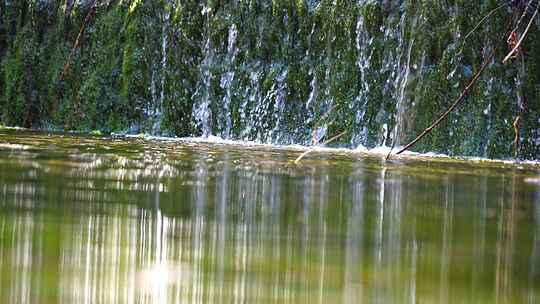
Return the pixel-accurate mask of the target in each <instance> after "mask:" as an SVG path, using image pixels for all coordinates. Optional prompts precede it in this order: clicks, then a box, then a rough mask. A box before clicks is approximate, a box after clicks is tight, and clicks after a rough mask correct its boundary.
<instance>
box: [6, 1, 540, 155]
mask: <svg viewBox="0 0 540 304" xmlns="http://www.w3.org/2000/svg"><path fill="white" fill-rule="evenodd" d="M504 2H506V1H495V0H481V1H469V0H451V1H447V0H445V1H442V0H402V1H387V0H380V1H375V0H359V1H344V0H323V1H318V0H287V1H285V0H258V1H256V0H236V1H219V0H207V1H192V0H155V1H142V0H116V1H115V0H97V1H94V0H91V1H88V0H87V1H75V0H63V1H46V0H41V1H31V0H26V1H2V2H0V60H1V62H0V72H1V77H0V123H4V124H7V125H17V126H24V127H35V128H59V129H75V130H94V129H99V130H102V131H105V132H110V131H114V132H149V133H159V134H164V135H177V136H188V135H201V134H205V135H208V134H214V135H219V136H223V137H226V138H237V139H250V140H259V141H264V142H279V143H293V142H294V143H310V142H312V140H313V138H315V140H321V141H322V140H324V138H329V137H330V136H332V135H334V134H338V133H340V132H343V131H347V133H346V135H345V136H343V137H341V138H340V139H339V141H338V142H336V144H338V145H342V146H349V147H351V146H357V145H364V146H368V147H373V146H378V145H383V144H386V145H390V144H391V142H392V141H394V139H396V140H397V142H398V144H405V143H406V142H407V141H408V140H410V139H412V138H413V137H414V136H415V135H416V134H418V133H419V132H421V131H422V130H423V128H424V127H425V126H426V125H427V124H428V123H429V122H430V121H432V120H433V119H434V118H435V117H436V116H437V115H438V114H440V113H441V112H443V111H444V110H445V109H446V108H447V107H448V106H449V105H450V104H451V103H452V101H453V99H455V98H456V97H457V96H458V95H459V94H460V93H461V90H462V89H463V88H464V87H465V86H466V84H467V82H468V81H469V79H470V78H471V77H472V75H473V74H474V73H475V71H476V70H478V68H479V67H480V66H481V64H482V62H483V60H484V59H485V58H486V57H487V55H488V54H489V52H490V50H492V49H493V48H495V46H496V45H498V44H500V41H501V39H502V42H503V45H502V47H500V48H499V49H498V51H497V56H496V58H497V59H496V60H495V61H494V62H492V63H491V64H490V65H489V67H488V68H487V70H486V72H485V73H484V74H483V75H482V78H481V79H480V81H479V82H478V83H477V85H476V86H475V87H474V89H473V91H472V93H471V95H470V97H469V98H467V100H466V102H465V103H463V104H462V105H461V106H460V107H459V109H458V110H457V111H455V112H454V113H452V114H451V115H450V116H449V117H448V120H447V121H446V122H445V123H443V124H442V125H441V126H440V127H439V128H438V129H436V130H435V131H434V132H432V133H431V134H430V135H428V136H427V137H425V138H424V139H423V140H422V141H421V142H420V143H419V144H418V145H417V146H416V148H415V149H416V150H420V151H439V152H446V153H450V154H459V155H479V156H488V157H510V156H513V153H514V152H513V149H514V148H513V147H514V146H513V144H512V141H513V139H514V128H513V126H512V122H513V121H514V119H515V117H517V116H518V115H520V116H521V117H522V121H523V122H522V127H521V129H520V132H521V134H520V135H521V136H520V144H519V146H520V150H519V156H520V157H522V158H538V157H539V156H540V133H539V132H540V122H539V118H540V115H539V114H540V52H539V51H538V49H539V47H540V39H539V38H540V35H539V34H540V18H537V20H535V21H534V24H533V26H532V28H531V30H530V32H529V34H528V36H527V38H526V40H525V41H524V44H523V48H522V50H521V53H520V56H519V58H517V59H516V60H513V61H512V62H510V63H509V64H502V63H501V59H502V58H503V57H504V55H505V53H506V52H507V51H508V47H507V46H506V45H505V40H506V37H502V38H501V33H505V32H507V31H508V30H509V29H510V28H511V27H512V24H515V23H516V19H517V15H519V12H518V11H517V10H518V9H513V8H512V7H511V6H510V5H508V6H505V7H503V8H501V9H500V10H498V11H497V12H495V13H494V14H493V16H492V17H490V18H489V19H488V20H487V21H486V22H485V23H483V24H482V25H481V26H480V27H479V28H478V29H477V30H476V31H475V32H474V33H473V34H472V35H471V36H469V37H468V38H467V39H466V40H465V35H466V34H467V33H468V32H469V31H470V30H472V28H473V27H475V25H476V24H477V23H478V21H479V20H480V19H481V18H482V17H483V16H485V15H486V14H487V13H488V12H489V11H491V10H492V9H494V8H496V7H498V6H499V5H501V4H503V3H504ZM524 2H528V1H524ZM536 3H537V2H536V1H531V4H530V7H529V8H528V10H529V12H530V13H529V15H528V16H530V15H532V12H533V11H534V9H535V7H536ZM85 20H86V21H85ZM526 21H528V20H526ZM83 25H85V26H83ZM81 28H83V30H82V31H81ZM523 28H524V26H523V25H522V26H521V28H520V30H521V31H522V30H523ZM80 32H82V35H81V37H80V39H79V41H78V43H76V39H77V36H78V35H79V33H80ZM74 45H76V47H75V48H73V46H74ZM72 50H73V52H72Z"/></svg>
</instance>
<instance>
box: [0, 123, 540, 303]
mask: <svg viewBox="0 0 540 304" xmlns="http://www.w3.org/2000/svg"><path fill="white" fill-rule="evenodd" d="M301 153H302V150H301V149H299V148H291V147H271V146H262V145H249V144H244V145H234V144H229V143H219V142H218V143H207V142H202V141H200V140H199V141H197V140H175V141H171V140H144V139H140V138H98V137H90V136H73V135H66V134H48V133H38V132H29V131H12V130H3V131H0V302H1V303H218V302H219V303H539V302H540V179H539V178H538V176H539V171H540V168H539V167H538V166H537V165H534V164H519V163H517V164H514V163H505V162H486V161H462V160H456V159H449V158H434V157H431V158H429V157H413V156H407V157H399V158H397V157H395V158H392V159H390V160H389V161H384V157H382V156H380V155H372V154H371V155H370V154H366V153H360V152H354V151H342V150H334V151H330V152H328V151H319V152H314V153H311V154H309V155H308V156H306V157H305V158H304V159H303V160H302V161H301V162H300V163H299V164H295V163H294V160H295V159H296V157H298V155H299V154H301Z"/></svg>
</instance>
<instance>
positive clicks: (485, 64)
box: [396, 49, 497, 154]
mask: <svg viewBox="0 0 540 304" xmlns="http://www.w3.org/2000/svg"><path fill="white" fill-rule="evenodd" d="M496 50H497V49H494V50H493V51H492V52H491V54H490V55H489V56H488V58H487V59H486V60H485V61H484V63H483V64H482V66H481V67H480V70H479V71H478V72H476V74H475V75H474V77H473V79H472V80H471V81H470V82H469V84H468V85H467V87H465V89H464V90H463V92H461V95H459V97H458V98H457V99H456V101H454V103H453V104H452V105H451V106H450V108H448V110H446V112H444V113H443V114H442V115H441V116H439V118H437V120H435V121H434V122H433V123H432V124H431V125H430V126H429V127H427V128H426V129H425V130H424V131H423V132H422V133H420V135H418V136H417V137H416V138H415V139H414V140H413V141H411V142H410V143H408V144H407V145H406V146H405V147H403V148H402V149H401V150H399V151H398V152H397V153H396V154H401V153H403V152H405V151H407V150H408V149H409V148H411V147H412V146H414V145H415V144H416V143H417V142H418V141H419V140H420V139H422V138H423V137H424V136H426V135H427V134H428V133H429V132H431V131H432V130H433V129H434V128H435V127H437V126H438V125H439V124H440V123H441V122H442V121H443V120H444V119H445V118H446V117H447V116H448V115H449V114H450V113H451V112H452V111H453V110H454V109H455V108H456V107H457V106H458V105H459V104H460V103H461V102H462V101H463V100H465V97H467V96H468V95H469V93H470V91H471V89H472V87H473V86H474V84H475V83H476V82H477V81H478V79H479V78H480V75H482V73H483V72H484V70H485V69H486V67H487V66H488V65H489V63H490V62H491V61H492V60H493V58H494V57H495V52H496Z"/></svg>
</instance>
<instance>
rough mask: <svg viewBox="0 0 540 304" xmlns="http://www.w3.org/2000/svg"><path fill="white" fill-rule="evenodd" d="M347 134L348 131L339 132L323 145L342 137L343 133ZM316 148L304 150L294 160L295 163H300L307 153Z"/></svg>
mask: <svg viewBox="0 0 540 304" xmlns="http://www.w3.org/2000/svg"><path fill="white" fill-rule="evenodd" d="M345 134H347V131H343V132H341V133H339V134H338V135H336V136H334V137H332V138H330V139H328V140H327V141H325V142H323V143H322V145H323V146H324V145H327V144H329V143H331V142H333V141H334V140H336V139H338V138H340V137H341V136H343V135H345ZM314 150H315V148H309V149H308V150H306V151H304V152H303V153H302V154H300V156H298V157H297V158H296V159H295V160H294V163H295V164H298V163H299V162H300V161H301V160H302V158H304V157H305V156H306V155H308V154H309V153H311V152H313V151H314Z"/></svg>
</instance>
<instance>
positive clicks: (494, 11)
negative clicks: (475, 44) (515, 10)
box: [463, 3, 508, 41]
mask: <svg viewBox="0 0 540 304" xmlns="http://www.w3.org/2000/svg"><path fill="white" fill-rule="evenodd" d="M507 5H508V4H507V3H504V4H501V5H500V6H499V7H497V8H494V9H492V10H491V11H490V12H489V13H488V14H487V15H485V16H484V18H482V19H481V20H480V22H478V24H477V25H476V26H475V27H474V28H473V29H472V30H471V31H470V32H469V33H468V34H467V35H465V38H463V41H466V40H467V38H469V36H471V35H472V34H473V33H474V32H475V31H476V30H477V29H478V28H479V27H480V25H482V23H484V21H486V20H487V19H488V18H489V17H491V16H492V15H493V14H495V13H496V12H497V11H498V10H500V9H501V8H503V7H505V6H507Z"/></svg>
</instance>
